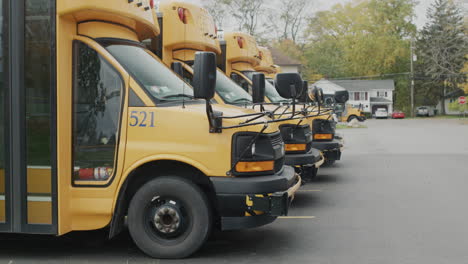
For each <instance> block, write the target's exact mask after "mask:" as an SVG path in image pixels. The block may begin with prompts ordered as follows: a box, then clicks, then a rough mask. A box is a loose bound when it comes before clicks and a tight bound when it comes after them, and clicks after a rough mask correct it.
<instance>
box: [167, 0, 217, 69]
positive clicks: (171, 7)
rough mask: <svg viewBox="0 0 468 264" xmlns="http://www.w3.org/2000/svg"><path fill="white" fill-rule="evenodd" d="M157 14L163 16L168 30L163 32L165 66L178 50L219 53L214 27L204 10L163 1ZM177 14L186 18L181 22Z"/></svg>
mask: <svg viewBox="0 0 468 264" xmlns="http://www.w3.org/2000/svg"><path fill="white" fill-rule="evenodd" d="M159 12H161V13H162V14H163V16H164V25H169V26H165V27H166V28H170V30H163V34H162V35H163V36H162V37H163V39H164V49H163V50H164V51H163V55H162V58H163V60H164V62H165V63H166V64H167V63H168V62H169V60H170V58H172V57H173V54H172V52H178V51H179V50H197V51H211V52H215V53H217V54H219V53H221V50H220V47H219V41H218V38H217V32H216V26H215V23H214V20H213V18H212V17H211V15H210V14H209V13H208V12H207V11H206V9H204V8H202V7H199V6H197V5H194V4H190V3H186V2H180V1H163V2H162V3H160V4H159ZM179 12H182V13H183V15H184V16H185V17H186V18H185V19H186V23H183V22H182V21H181V18H180V15H179Z"/></svg>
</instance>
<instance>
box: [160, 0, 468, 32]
mask: <svg viewBox="0 0 468 264" xmlns="http://www.w3.org/2000/svg"><path fill="white" fill-rule="evenodd" d="M163 1H164V0H163ZM182 1H184V2H191V3H197V4H200V3H201V2H202V0H182ZM252 1H255V0H252ZM350 1H351V0H313V2H315V3H316V5H314V6H315V9H316V10H327V9H330V8H331V7H332V6H333V5H335V4H339V3H347V2H350ZM434 1H435V0H419V4H418V6H417V8H416V21H415V23H416V25H417V26H418V28H422V27H423V26H424V24H425V23H426V21H427V19H426V11H427V8H428V7H429V6H430V5H431V4H432V3H433V2H434ZM458 1H459V4H460V5H462V6H463V7H464V9H465V10H468V0H458Z"/></svg>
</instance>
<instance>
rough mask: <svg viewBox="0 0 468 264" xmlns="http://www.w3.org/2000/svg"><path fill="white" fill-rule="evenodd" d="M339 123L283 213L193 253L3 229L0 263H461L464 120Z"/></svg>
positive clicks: (89, 235)
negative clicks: (153, 255) (333, 154)
mask: <svg viewBox="0 0 468 264" xmlns="http://www.w3.org/2000/svg"><path fill="white" fill-rule="evenodd" d="M367 126H368V128H359V129H343V130H340V132H341V133H342V134H344V136H345V145H346V148H345V150H344V154H343V160H342V161H340V162H338V163H337V164H335V165H334V166H333V167H330V168H322V169H321V170H320V171H319V174H320V176H319V178H318V179H317V180H316V182H314V183H313V184H308V185H305V186H303V187H302V188H301V190H300V191H299V193H298V194H297V196H296V199H295V201H294V204H293V208H292V209H291V210H290V215H289V217H287V218H282V219H278V220H277V221H276V222H274V223H273V224H270V225H267V226H264V227H261V228H256V229H252V230H243V231H236V232H216V233H214V234H213V235H212V237H211V238H210V240H209V241H208V242H207V243H206V244H205V246H204V247H203V248H202V249H201V250H200V251H199V252H198V253H196V254H195V255H194V256H193V257H192V258H190V259H185V260H172V261H170V260H153V259H148V258H147V257H146V256H145V255H143V254H142V253H140V251H139V250H138V249H137V248H136V246H135V245H133V243H132V241H131V239H130V237H129V235H128V234H127V233H124V234H122V235H120V236H119V238H118V239H116V240H113V241H110V242H109V241H105V240H104V235H103V234H102V232H99V231H97V232H85V233H75V234H72V235H69V236H66V237H61V238H53V237H52V238H51V237H40V236H39V237H38V236H26V237H24V236H17V235H0V243H1V246H0V263H208V262H209V263H236V264H240V263H315V264H321V263H323V264H328V263H333V264H336V263H346V264H349V263H359V264H367V263H378V264H382V263H392V264H394V263H398V264H403V263H408V264H409V263H425V264H427V263H437V264H440V263H468V253H467V245H468V221H467V219H468V203H467V201H468V122H466V121H465V122H461V121H459V120H445V119H414V120H410V119H408V120H370V121H367Z"/></svg>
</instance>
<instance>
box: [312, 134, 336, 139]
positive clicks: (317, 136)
mask: <svg viewBox="0 0 468 264" xmlns="http://www.w3.org/2000/svg"><path fill="white" fill-rule="evenodd" d="M314 139H316V140H324V139H328V140H331V139H333V135H332V134H315V135H314Z"/></svg>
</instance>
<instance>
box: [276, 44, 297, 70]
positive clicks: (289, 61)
mask: <svg viewBox="0 0 468 264" xmlns="http://www.w3.org/2000/svg"><path fill="white" fill-rule="evenodd" d="M269 49H270V51H271V56H272V57H273V62H274V63H275V65H278V66H280V67H281V72H284V73H288V72H292V73H300V72H301V68H302V64H301V62H299V61H298V60H296V59H293V58H291V57H289V56H288V55H286V54H284V53H283V52H282V51H281V50H279V49H277V48H273V47H271V48H269Z"/></svg>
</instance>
